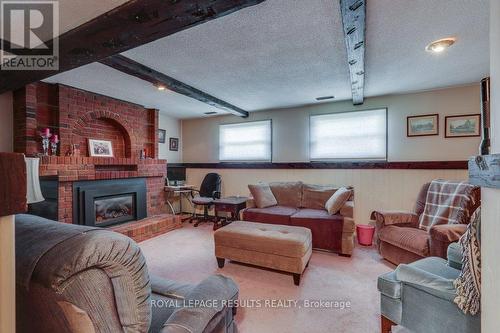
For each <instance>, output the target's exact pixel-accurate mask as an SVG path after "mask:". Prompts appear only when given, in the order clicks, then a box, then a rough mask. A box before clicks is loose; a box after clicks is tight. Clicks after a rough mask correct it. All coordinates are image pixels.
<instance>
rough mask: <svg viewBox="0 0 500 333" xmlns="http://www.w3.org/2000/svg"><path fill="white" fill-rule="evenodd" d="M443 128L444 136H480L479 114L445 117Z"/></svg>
mask: <svg viewBox="0 0 500 333" xmlns="http://www.w3.org/2000/svg"><path fill="white" fill-rule="evenodd" d="M445 128H446V132H445V137H446V138H463V137H472V136H481V115H480V114H466V115H458V116H448V117H446V118H445Z"/></svg>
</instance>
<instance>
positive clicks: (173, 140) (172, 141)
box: [169, 138, 179, 151]
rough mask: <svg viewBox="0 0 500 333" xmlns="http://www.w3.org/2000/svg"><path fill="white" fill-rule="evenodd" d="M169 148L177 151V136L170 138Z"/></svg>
mask: <svg viewBox="0 0 500 333" xmlns="http://www.w3.org/2000/svg"><path fill="white" fill-rule="evenodd" d="M169 149H170V151H179V138H170V140H169Z"/></svg>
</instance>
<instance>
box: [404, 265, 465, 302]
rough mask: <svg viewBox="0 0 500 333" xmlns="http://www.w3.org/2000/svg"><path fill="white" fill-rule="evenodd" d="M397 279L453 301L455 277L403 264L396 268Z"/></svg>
mask: <svg viewBox="0 0 500 333" xmlns="http://www.w3.org/2000/svg"><path fill="white" fill-rule="evenodd" d="M396 279H397V280H399V281H401V282H402V283H403V285H404V284H408V285H411V286H413V287H415V288H417V289H419V290H422V291H424V292H427V293H429V294H431V295H434V296H436V297H439V298H442V299H444V300H447V301H450V302H453V300H454V299H455V297H456V289H455V287H454V285H453V281H454V280H453V279H446V278H444V277H442V276H439V275H435V274H432V273H429V272H427V271H424V270H422V269H420V268H417V267H414V266H411V265H406V264H401V265H399V266H398V267H397V268H396Z"/></svg>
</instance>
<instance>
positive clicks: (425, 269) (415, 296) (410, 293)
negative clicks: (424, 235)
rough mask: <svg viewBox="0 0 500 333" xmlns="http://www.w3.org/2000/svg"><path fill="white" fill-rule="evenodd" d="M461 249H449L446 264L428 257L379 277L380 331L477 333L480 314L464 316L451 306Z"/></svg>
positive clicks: (454, 306)
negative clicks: (395, 327) (405, 329)
mask: <svg viewBox="0 0 500 333" xmlns="http://www.w3.org/2000/svg"><path fill="white" fill-rule="evenodd" d="M461 269H462V248H461V247H460V245H459V244H458V243H452V244H450V246H449V247H448V261H446V260H444V259H442V258H436V257H430V258H425V259H422V260H418V261H416V262H413V263H411V264H409V265H405V264H403V265H400V266H398V268H397V269H396V270H394V271H392V272H389V273H386V274H383V275H381V276H380V277H379V278H378V290H379V292H380V314H381V332H382V333H389V332H391V330H392V327H393V326H394V325H401V326H403V327H405V328H407V329H408V330H410V331H411V332H415V333H448V332H449V333H479V332H481V314H480V313H478V314H476V315H471V314H464V313H463V312H462V310H460V309H459V307H458V306H457V305H456V304H455V303H454V299H455V297H456V288H455V286H454V282H453V281H455V279H456V278H458V277H459V275H460V272H461Z"/></svg>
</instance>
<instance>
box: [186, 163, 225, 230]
mask: <svg viewBox="0 0 500 333" xmlns="http://www.w3.org/2000/svg"><path fill="white" fill-rule="evenodd" d="M221 186H222V177H221V176H220V175H219V174H218V173H209V174H207V175H206V176H205V178H203V181H202V183H201V186H200V189H199V190H193V192H195V193H196V192H197V193H198V195H197V196H194V195H193V192H192V193H191V195H192V199H191V202H192V204H193V215H192V216H191V218H190V219H189V223H192V222H193V221H196V223H195V224H194V226H195V227H197V226H198V225H199V224H200V223H203V222H209V221H210V216H209V215H208V210H209V209H210V208H211V207H212V206H213V203H214V200H215V199H220V197H221ZM197 206H203V215H202V217H200V216H198V215H197V214H196V208H197Z"/></svg>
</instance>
